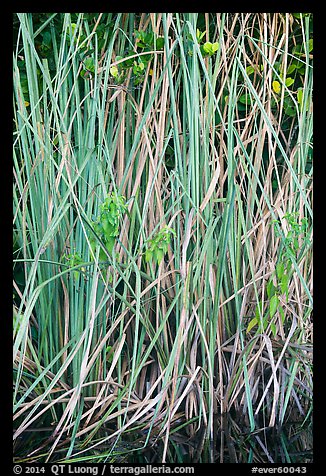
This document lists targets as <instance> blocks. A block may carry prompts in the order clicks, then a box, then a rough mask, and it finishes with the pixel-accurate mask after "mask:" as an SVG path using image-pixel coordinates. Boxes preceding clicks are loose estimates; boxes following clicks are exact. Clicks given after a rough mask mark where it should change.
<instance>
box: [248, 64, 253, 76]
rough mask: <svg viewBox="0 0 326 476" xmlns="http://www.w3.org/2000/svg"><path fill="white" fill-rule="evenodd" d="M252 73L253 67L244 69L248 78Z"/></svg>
mask: <svg viewBox="0 0 326 476" xmlns="http://www.w3.org/2000/svg"><path fill="white" fill-rule="evenodd" d="M254 72H255V68H254V67H253V66H247V67H246V73H247V75H248V76H250V75H251V74H252V73H254Z"/></svg>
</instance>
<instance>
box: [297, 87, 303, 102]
mask: <svg viewBox="0 0 326 476" xmlns="http://www.w3.org/2000/svg"><path fill="white" fill-rule="evenodd" d="M297 99H298V103H299V104H300V105H301V106H302V99H303V89H302V88H298V91H297Z"/></svg>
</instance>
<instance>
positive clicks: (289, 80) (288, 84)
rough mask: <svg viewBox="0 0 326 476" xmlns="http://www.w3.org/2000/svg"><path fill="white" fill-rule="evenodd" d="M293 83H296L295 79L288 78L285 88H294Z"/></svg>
mask: <svg viewBox="0 0 326 476" xmlns="http://www.w3.org/2000/svg"><path fill="white" fill-rule="evenodd" d="M293 83H294V79H293V78H286V80H285V86H286V87H290V86H292V84H293Z"/></svg>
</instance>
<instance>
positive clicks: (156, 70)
mask: <svg viewBox="0 0 326 476" xmlns="http://www.w3.org/2000/svg"><path fill="white" fill-rule="evenodd" d="M14 26H15V32H16V39H15V47H14V148H13V151H14V152H13V154H14V155H13V157H14V184H13V199H14V425H15V431H14V441H15V458H16V460H17V461H26V462H53V461H60V462H68V461H79V462H81V461H93V462H105V461H111V462H114V461H129V462H130V461H140V460H142V461H147V459H146V458H147V456H146V454H147V453H146V451H147V450H148V448H156V450H155V451H156V453H155V458H156V460H155V461H156V462H160V461H161V462H162V461H163V462H165V461H167V462H169V461H173V458H179V459H180V458H182V455H180V454H179V453H178V449H177V448H178V444H177V443H175V440H174V438H175V437H176V435H180V434H182V435H183V437H185V438H186V439H188V440H189V441H193V442H196V443H195V445H194V447H196V446H197V447H198V448H199V446H200V445H199V443H198V441H199V439H200V441H203V442H204V443H203V445H204V446H203V447H205V442H207V441H210V442H213V443H211V445H213V446H210V448H213V450H209V451H208V453H203V454H206V455H208V456H205V458H207V460H208V459H209V458H210V459H211V460H212V461H220V462H223V461H226V460H227V458H230V455H232V451H233V450H232V444H231V443H230V441H231V440H232V438H231V439H230V438H229V439H228V440H227V441H226V440H224V439H223V438H221V439H218V436H217V433H218V430H219V429H224V427H223V424H222V423H219V424H217V423H216V422H217V420H216V419H217V418H220V417H221V416H224V415H232V418H233V419H234V421H237V423H234V425H238V428H240V429H241V431H246V432H247V434H252V435H255V434H257V435H258V433H259V432H263V433H264V432H265V431H267V428H283V427H284V426H286V425H287V424H290V423H291V424H292V423H298V424H299V425H300V427H301V428H302V429H303V428H306V427H308V428H310V426H311V414H312V354H311V347H312V306H313V301H312V247H311V243H312V170H313V169H312V134H313V129H312V87H313V84H312V71H313V67H312V64H313V43H312V23H311V15H310V14H279V13H275V14H267V13H266V14H263V13H257V14H252V13H251V14H227V13H222V14H219V13H217V14H212V13H209V14H208V13H207V14H196V13H173V14H172V13H142V14H134V13H128V14H122V13H121V14H120V13H117V14H111V13H100V14H82V13H80V14H69V13H65V14H61V13H60V14H31V13H20V14H17V17H16V20H15V24H14ZM289 78H290V79H289ZM223 418H224V417H223ZM221 421H222V422H223V421H224V420H223V419H222V420H221ZM239 422H240V423H239ZM239 425H240V427H239ZM241 431H239V433H241ZM35 435H37V436H35ZM199 435H200V438H199ZM197 437H198V439H196V438H197ZM257 438H258V437H257ZM176 441H177V440H176ZM259 441H260V442H261V440H259ZM259 441H258V440H256V447H255V446H254V445H253V446H251V447H250V448H249V449H248V451H247V452H246V453H245V454H242V456H241V457H240V460H239V461H247V462H250V461H258V460H259V458H262V460H264V458H265V457H266V458H267V459H266V460H267V461H270V459H269V458H270V455H269V452H268V448H267V447H266V445H265V446H264V445H261V444H260V443H259ZM153 445H156V446H153ZM157 445H160V446H159V448H160V449H159V450H158V449H157ZM306 446H307V445H306ZM308 446H309V444H308ZM257 448H258V449H259V448H260V449H261V448H263V449H264V451H263V456H259V452H258V451H257ZM153 451H154V449H153ZM191 451H195V450H194V448H193V449H192V450H191ZM284 451H285V450H284ZM137 458H138V459H137ZM241 458H242V459H241ZM284 458H285V461H288V460H290V462H291V461H293V459H291V455H289V454H287V455H286V454H285V456H284Z"/></svg>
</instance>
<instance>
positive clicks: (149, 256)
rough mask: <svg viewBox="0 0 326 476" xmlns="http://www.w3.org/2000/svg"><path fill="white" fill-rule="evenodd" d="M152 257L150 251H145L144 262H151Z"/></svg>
mask: <svg viewBox="0 0 326 476" xmlns="http://www.w3.org/2000/svg"><path fill="white" fill-rule="evenodd" d="M152 257H153V253H152V251H151V250H146V251H145V261H146V263H148V262H149V261H151V259H152Z"/></svg>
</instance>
